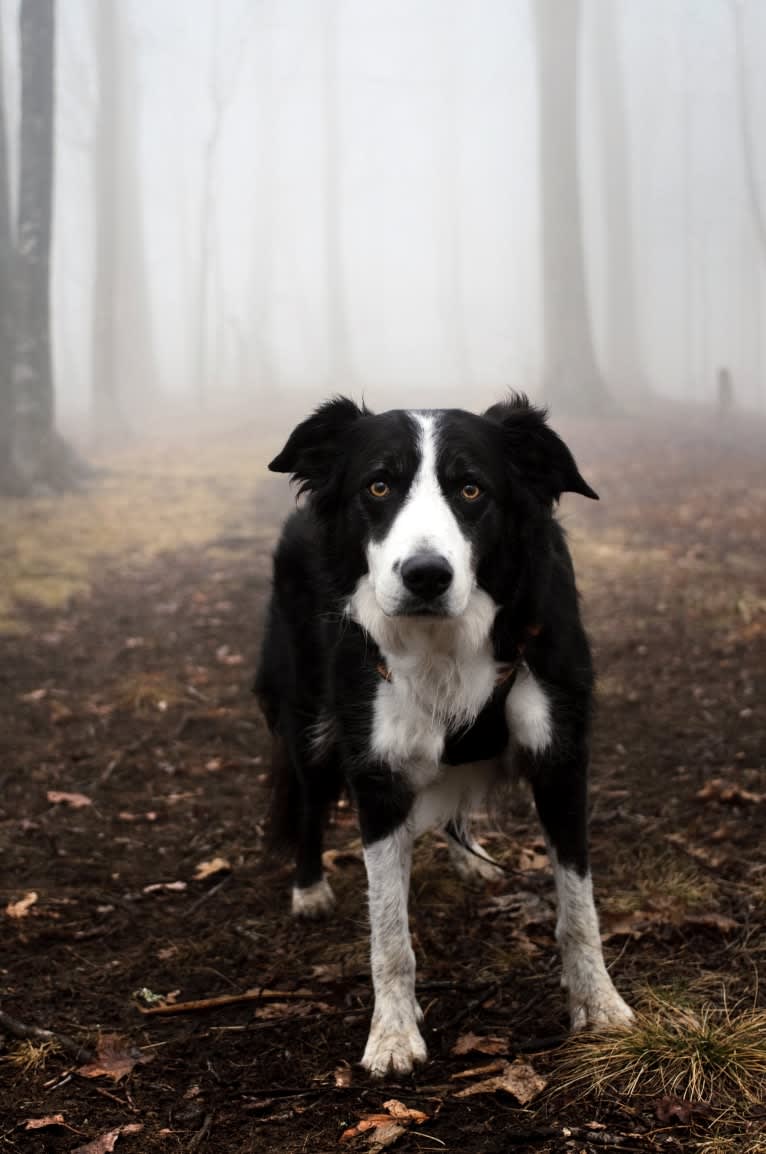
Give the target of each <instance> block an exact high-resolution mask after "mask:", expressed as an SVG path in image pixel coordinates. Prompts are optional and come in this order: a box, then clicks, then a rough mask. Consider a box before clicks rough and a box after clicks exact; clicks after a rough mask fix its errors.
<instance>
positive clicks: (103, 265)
mask: <svg viewBox="0 0 766 1154" xmlns="http://www.w3.org/2000/svg"><path fill="white" fill-rule="evenodd" d="M91 10H92V13H93V19H94V22H95V29H94V32H95V35H94V42H95V48H96V63H97V68H98V93H97V97H96V110H95V121H96V127H95V139H94V142H93V155H94V204H95V222H94V224H95V233H96V236H95V270H94V275H93V348H92V360H91V365H92V373H93V379H92V403H93V422H94V426H95V429H96V431H97V432H98V434H99V435H100V436H107V437H112V436H114V435H115V433H118V434H119V433H121V432H122V431H123V430H124V427H125V421H124V416H123V413H122V406H121V404H120V397H119V383H120V382H119V362H118V356H119V352H118V339H117V331H116V329H117V324H118V317H117V315H116V308H115V297H116V294H117V278H118V267H117V265H118V261H117V247H118V235H119V229H120V223H121V222H120V217H119V201H120V191H121V187H120V178H119V166H120V149H121V147H123V142H122V139H121V137H120V134H119V133H118V131H117V125H118V124H121V123H122V118H121V117H120V99H121V96H122V76H121V62H122V52H121V51H120V45H119V44H118V42H117V24H118V21H119V14H118V11H117V5H116V4H115V3H113V2H111V0H106V3H104V0H96V3H95V4H93V6H92V9H91Z"/></svg>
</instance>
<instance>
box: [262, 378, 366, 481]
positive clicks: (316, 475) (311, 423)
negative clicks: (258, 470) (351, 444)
mask: <svg viewBox="0 0 766 1154" xmlns="http://www.w3.org/2000/svg"><path fill="white" fill-rule="evenodd" d="M368 412H369V410H368V409H365V408H361V409H360V408H359V406H358V405H355V404H354V402H353V401H351V400H349V398H348V397H333V399H332V400H331V401H325V402H324V404H323V405H320V406H319V408H318V409H317V410H316V411H315V412H314V413H312V414H311V416H310V417H307V418H306V420H305V421H301V423H300V425H298V426H297V428H295V429H293V431H292V433H291V434H290V436H289V438H288V441H287V444H286V445H285V447H284V449H283V450H282V452H281V453H278V454H277V456H276V457H275V458H274V460H273V461H271V462H270V463H269V468H270V469H271V471H272V473H292V477H293V480H294V481H300V488H299V489H298V492H299V493H305V492H306V491H308V490H311V491H315V490H316V489H319V488H321V487H322V485H323V484H324V483H325V482H326V481H327V480H328V478H329V476H330V474H331V473H332V470H333V466H334V464H335V462H336V461H337V458H338V450H339V448H340V445H341V442H342V438H343V435H344V434H345V433H346V432H347V431H348V429H349V428H350V426H351V425H353V424H354V422H355V421H358V420H359V418H360V417H362V416H364V415H365V414H366V413H368Z"/></svg>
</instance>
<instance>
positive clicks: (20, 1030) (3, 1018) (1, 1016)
mask: <svg viewBox="0 0 766 1154" xmlns="http://www.w3.org/2000/svg"><path fill="white" fill-rule="evenodd" d="M0 1029H2V1030H4V1031H5V1033H6V1034H10V1035H11V1037H12V1038H23V1039H32V1038H34V1039H35V1040H36V1041H38V1042H54V1043H55V1044H56V1045H57V1046H58V1047H59V1048H60V1049H61V1050H65V1051H66V1053H67V1054H71V1055H72V1057H73V1058H74V1059H75V1061H76V1062H82V1063H83V1064H86V1063H88V1062H95V1060H96V1058H95V1055H94V1054H91V1052H90V1050H86V1049H85V1047H84V1046H81V1045H80V1044H79V1042H75V1041H74V1040H73V1039H72V1038H68V1037H67V1036H66V1034H54V1033H53V1031H52V1030H44V1029H43V1028H42V1027H41V1026H28V1025H27V1024H26V1023H25V1022H20V1021H19V1020H18V1018H12V1017H11V1015H10V1014H6V1013H5V1011H4V1010H0Z"/></svg>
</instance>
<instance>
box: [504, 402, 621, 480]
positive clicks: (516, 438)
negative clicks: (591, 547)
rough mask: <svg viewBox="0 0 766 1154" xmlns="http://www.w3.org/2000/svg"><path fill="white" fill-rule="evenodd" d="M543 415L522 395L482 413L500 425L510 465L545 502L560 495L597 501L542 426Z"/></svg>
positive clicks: (571, 460)
mask: <svg viewBox="0 0 766 1154" xmlns="http://www.w3.org/2000/svg"><path fill="white" fill-rule="evenodd" d="M547 415H548V414H547V411H546V410H545V409H539V408H536V407H535V406H534V405H532V404H530V402H529V400H528V398H527V397H525V396H524V394H523V393H513V394H512V395H511V396H510V397H509V399H508V400H507V401H503V402H501V403H500V404H498V405H493V406H492V408H491V409H487V411H486V413H485V414H484V416H485V417H487V418H488V419H489V420H490V421H495V422H497V423H498V424H500V425H502V426H503V429H504V430H505V435H506V438H507V444H508V456H509V459H510V461H511V463H512V464H513V465H514V466H515V468H516V469H517V470H518V472H519V474H520V476H521V477H522V479H523V480H524V481H526V483H527V484H528V485H529V486H530V487H531V488H533V489H534V490H535V491H536V492H538V493H539V494H540V495H541V496H543V497H544V498H545V500H547V501H558V499H559V498H560V496H561V494H562V493H580V494H581V495H582V496H583V497H591V498H592V499H593V500H594V501H597V500H598V493H596V492H594V490H593V489H591V487H590V485H589V484H588V483H587V481H585V480H584V479H583V477H582V476H581V475H580V472H579V470H578V468H577V465H576V464H575V459H574V457H573V456H572V454H571V453H570V451H569V449H568V448H567V446H566V445H565V444H564V442H563V441H562V440H561V437H559V435H558V433H554V431H553V429H551V428H550V427H549V426H548V425H547V424H546V417H547Z"/></svg>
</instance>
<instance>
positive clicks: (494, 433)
mask: <svg viewBox="0 0 766 1154" xmlns="http://www.w3.org/2000/svg"><path fill="white" fill-rule="evenodd" d="M269 468H270V469H271V470H272V471H274V472H277V473H289V474H290V475H291V477H292V479H293V480H294V481H296V482H297V483H298V485H299V495H300V494H304V493H305V494H308V499H307V501H306V502H304V503H303V504H302V505H301V506H300V507H299V508H298V509H297V510H296V511H295V512H294V513H293V514H292V515H291V516H290V517H289V519H288V520H287V522H286V524H285V526H284V529H283V532H282V536H281V539H280V541H279V543H278V545H277V548H276V551H275V555H274V577H273V592H272V597H271V601H270V605H269V609H268V614H267V621H266V627H265V634H264V641H263V648H262V652H261V659H260V664H259V668H258V673H257V676H256V684H255V692H256V694H257V695H258V698H259V700H260V704H261V707H262V710H263V712H264V715H265V717H266V720H267V723H268V726H269V728H270V730H271V733H272V734H273V736H274V748H275V754H274V763H273V768H272V774H273V785H274V791H275V792H274V800H273V805H272V823H273V825H274V833H275V835H276V836H277V837H281V838H282V839H284V840H285V841H287V842H288V843H289V844H290V845H291V846H292V847H293V849H294V852H295V858H296V870H295V877H294V885H293V890H292V910H293V913H294V914H296V915H297V916H299V917H313V916H316V915H321V914H325V913H327V912H328V911H329V910H330V909H331V908H332V906H333V902H334V898H333V893H332V890H331V888H330V886H329V884H328V882H327V879H326V878H325V877H324V875H323V871H322V827H323V822H324V819H325V817H326V815H327V813H328V810H329V809H330V808H331V807H332V805H333V804H334V802H335V801H337V799H338V798H339V796H340V794H341V791H342V790H343V788H344V786H345V787H347V788H348V790H349V792H350V795H351V797H352V799H353V801H354V803H355V806H356V809H357V812H358V818H359V824H360V828H361V835H362V842H363V847H364V860H365V865H366V870H367V879H368V888H369V911H370V926H371V969H372V980H373V987H374V995H375V1004H374V1012H373V1015H372V1025H371V1029H370V1033H369V1038H368V1041H367V1046H366V1048H365V1051H364V1055H363V1057H362V1065H363V1066H364V1067H365V1068H366V1069H367V1070H368V1071H369V1072H370V1073H371V1074H372V1075H374V1076H377V1077H383V1076H385V1075H386V1074H388V1073H391V1072H393V1073H395V1074H406V1073H408V1072H410V1071H411V1070H412V1068H413V1065H414V1064H415V1063H418V1062H422V1061H424V1060H425V1058H426V1046H425V1043H424V1041H423V1038H422V1035H421V1033H420V1029H419V1022H420V1021H421V1020H422V1014H421V1011H420V1008H419V1006H418V1004H417V1001H416V998H415V958H414V954H413V950H412V945H411V942H410V934H409V926H408V916H407V900H408V887H409V878H410V863H411V857H412V847H413V842H414V840H415V838H416V837H417V836H418V835H419V834H421V833H422V832H424V831H425V830H428V829H434V828H436V829H441V830H442V831H444V833H445V834H446V837H447V842H448V846H449V850H450V855H451V857H452V860H453V862H454V864H455V866H456V868H457V869H458V871H459V872H460V873H461V874H462V875H464V876H471V875H479V876H485V877H488V876H492V875H493V873H497V867H496V866H495V865H494V864H493V862H492V859H491V858H490V857H489V856H488V855H487V854H486V853H485V852H484V851H483V849H482V848H481V847H480V846H479V844H478V843H477V842H476V841H475V839H474V838H473V837H472V835H471V832H470V815H471V812H472V811H475V810H476V809H477V808H480V807H482V806H484V805H485V804H486V800H487V798H488V796H489V795H490V794H491V793H492V791H493V790H494V789H495V788H497V787H498V786H500V785H502V783H503V782H504V781H507V780H508V779H509V778H510V777H511V776H512V775H519V774H520V775H521V776H522V777H523V778H525V779H526V780H527V781H528V783H529V784H530V786H531V789H532V793H533V796H534V801H535V804H536V808H537V812H538V814H539V817H540V820H541V823H542V826H543V830H544V833H545V837H546V841H547V846H548V851H549V854H550V858H551V862H552V865H553V872H554V877H555V885H556V893H557V900H558V920H557V926H556V936H557V941H558V944H559V947H560V950H561V954H562V962H563V977H562V985H563V986H564V987H565V989H566V991H567V994H568V1000H569V1013H570V1019H571V1026H572V1028H573V1029H574V1030H582V1029H584V1028H586V1027H587V1028H590V1029H601V1028H607V1027H615V1026H621V1025H625V1024H627V1023H628V1022H630V1020H631V1018H632V1011H631V1010H630V1008H629V1007H628V1006H627V1005H626V1003H625V1002H624V1001H623V999H622V998H621V997H620V995H619V994H618V992H617V990H616V989H615V987H614V985H613V984H612V980H611V978H610V976H609V974H608V972H607V970H606V967H605V965H604V960H603V956H602V950H601V939H600V935H599V927H598V917H597V914H596V909H595V906H594V901H593V891H592V885H591V877H590V872H589V867H588V847H587V815H586V805H587V769H588V746H589V729H590V719H591V699H592V692H593V671H592V663H591V655H590V649H589V645H588V640H587V637H586V634H585V631H584V628H583V625H582V622H581V619H580V613H579V608H578V594H577V589H576V586H575V577H574V571H573V568H572V562H571V558H570V555H569V551H568V549H567V545H566V541H565V537H564V532H563V530H562V528H561V526H560V525H559V523H558V521H557V520H556V516H555V509H556V506H557V503H558V501H559V498H560V497H561V494H562V493H565V492H569V493H579V494H581V495H582V496H583V497H590V498H593V499H597V494H596V493H595V492H594V491H593V489H591V487H590V486H589V485H588V484H587V483H586V481H585V480H584V479H583V478H582V476H581V475H580V473H579V471H578V469H577V465H576V464H575V461H574V458H573V456H572V454H571V452H570V450H569V449H568V447H567V446H566V445H565V443H564V442H563V441H562V440H561V438H560V437H559V436H558V435H557V434H556V433H555V432H554V431H553V430H552V429H551V428H550V426H549V425H548V423H547V414H546V412H545V411H544V410H541V409H540V408H537V407H535V406H533V405H532V404H530V403H529V401H528V400H527V398H526V397H525V396H523V395H518V394H512V395H511V396H510V398H509V399H508V400H507V401H505V402H503V403H500V404H496V405H493V406H492V408H490V409H488V410H487V411H486V412H485V413H483V414H482V415H478V414H474V413H469V412H465V411H463V410H459V409H436V410H422V411H420V410H411V411H410V410H392V411H390V412H386V413H382V414H379V415H375V414H373V413H372V412H370V411H369V410H368V409H367V408H365V407H359V406H357V405H356V404H355V403H354V402H353V401H351V400H349V399H347V398H345V397H336V398H334V399H332V400H329V401H327V402H326V403H324V404H322V405H321V406H320V407H319V408H318V409H317V410H316V411H315V412H314V413H313V414H312V415H311V416H310V417H308V419H307V420H304V421H303V422H302V423H301V424H299V425H298V426H297V428H296V429H295V430H294V431H293V432H292V434H291V435H290V437H289V439H288V441H287V444H286V445H285V447H284V449H283V450H282V452H281V453H279V454H278V456H276V457H275V458H274V460H273V461H272V462H271V464H270V465H269Z"/></svg>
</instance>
